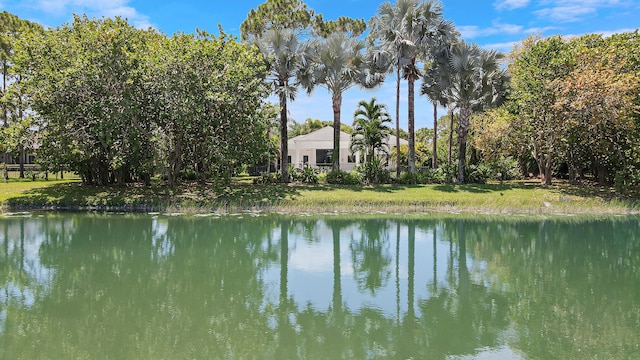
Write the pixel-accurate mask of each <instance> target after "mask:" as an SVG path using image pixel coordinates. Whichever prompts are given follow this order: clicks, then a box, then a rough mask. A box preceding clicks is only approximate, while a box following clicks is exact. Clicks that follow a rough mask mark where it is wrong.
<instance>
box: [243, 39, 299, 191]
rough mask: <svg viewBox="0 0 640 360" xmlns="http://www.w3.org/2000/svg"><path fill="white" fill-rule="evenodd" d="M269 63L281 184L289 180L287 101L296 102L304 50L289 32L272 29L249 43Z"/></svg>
mask: <svg viewBox="0 0 640 360" xmlns="http://www.w3.org/2000/svg"><path fill="white" fill-rule="evenodd" d="M252 42H253V44H255V45H256V46H257V47H258V49H260V52H261V53H262V56H263V58H264V60H265V62H267V63H268V64H269V68H270V73H269V75H268V80H269V81H271V82H272V84H273V91H274V93H275V94H276V95H277V96H278V98H279V100H280V166H281V171H282V181H283V182H285V183H286V182H288V181H289V161H288V159H287V155H288V152H289V149H288V145H287V144H288V141H289V135H288V122H287V99H288V100H291V101H293V100H295V97H296V94H297V90H298V89H297V85H298V82H297V79H296V76H297V75H298V71H299V70H300V69H301V68H302V67H303V66H305V65H306V63H307V54H308V53H307V47H306V45H305V44H303V43H302V42H300V41H299V39H298V35H297V34H296V33H295V32H294V31H293V30H289V29H277V28H272V29H269V30H267V31H266V32H265V33H264V34H262V35H260V36H257V37H255V38H254V39H253V40H252Z"/></svg>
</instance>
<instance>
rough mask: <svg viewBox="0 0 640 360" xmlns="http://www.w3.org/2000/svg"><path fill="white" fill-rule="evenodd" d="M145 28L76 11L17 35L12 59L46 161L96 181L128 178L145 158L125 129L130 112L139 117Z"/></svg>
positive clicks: (131, 131)
mask: <svg viewBox="0 0 640 360" xmlns="http://www.w3.org/2000/svg"><path fill="white" fill-rule="evenodd" d="M145 34H147V32H146V31H142V30H137V29H135V28H134V27H133V26H130V25H129V24H128V23H127V22H126V21H125V20H122V19H120V18H116V19H103V20H90V19H88V18H87V17H86V16H85V17H79V16H76V17H75V18H74V21H73V24H65V25H63V26H61V27H60V28H58V29H49V30H47V31H45V32H44V33H42V34H33V35H31V36H28V37H25V38H24V39H22V41H21V43H20V45H21V50H20V51H21V52H23V54H24V56H21V57H20V64H19V65H20V66H21V68H22V69H25V70H24V71H28V72H29V76H28V77H27V78H26V79H24V81H25V87H26V89H27V96H28V97H29V99H30V101H31V105H32V106H31V107H32V109H33V110H34V111H35V113H36V114H37V122H36V124H37V126H38V127H39V129H40V131H41V139H42V140H41V141H42V146H41V148H40V152H39V156H40V157H43V159H44V163H45V164H51V166H59V165H60V164H65V163H68V164H69V165H70V166H71V168H72V169H73V170H74V171H77V172H78V173H79V174H80V175H81V176H82V178H83V180H84V182H85V183H91V184H100V185H103V184H107V183H111V182H115V181H118V182H124V181H126V180H128V179H129V178H130V175H131V173H132V171H131V169H132V168H138V165H140V162H144V161H145V159H142V158H140V157H139V155H140V154H145V153H147V152H145V151H142V150H141V148H140V146H139V145H140V143H139V133H138V132H137V131H136V130H135V129H132V128H131V122H132V119H134V118H136V117H138V116H141V114H142V116H146V115H145V114H146V112H145V111H141V109H144V103H143V102H142V101H143V99H144V97H141V96H140V94H143V93H144V91H143V89H142V81H141V76H140V74H141V72H140V70H141V68H142V65H141V64H142V63H143V58H144V49H145V47H146V41H147V38H148V37H147V36H146V35H145ZM138 150H141V151H138ZM138 161H139V162H138Z"/></svg>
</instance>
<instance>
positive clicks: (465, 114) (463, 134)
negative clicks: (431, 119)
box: [458, 105, 471, 184]
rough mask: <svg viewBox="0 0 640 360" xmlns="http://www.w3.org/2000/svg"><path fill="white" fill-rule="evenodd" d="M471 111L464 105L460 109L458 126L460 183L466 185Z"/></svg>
mask: <svg viewBox="0 0 640 360" xmlns="http://www.w3.org/2000/svg"><path fill="white" fill-rule="evenodd" d="M470 117H471V109H470V108H469V107H468V106H466V105H462V106H461V107H460V124H459V125H458V144H459V146H458V183H460V184H464V182H465V178H464V173H465V169H466V165H467V134H468V133H469V127H470V124H469V118H470Z"/></svg>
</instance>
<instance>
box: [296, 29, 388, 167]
mask: <svg viewBox="0 0 640 360" xmlns="http://www.w3.org/2000/svg"><path fill="white" fill-rule="evenodd" d="M364 48H365V45H364V42H363V41H361V40H358V39H356V38H352V37H348V36H347V34H346V33H345V32H342V31H338V32H335V33H333V34H331V35H329V37H327V38H324V39H322V40H320V41H319V42H317V43H315V44H314V46H312V55H311V59H312V61H311V62H310V63H308V66H307V67H305V68H304V69H303V71H301V72H300V75H299V79H300V83H301V84H302V86H303V87H304V88H305V89H306V90H307V92H308V93H309V94H310V93H311V92H312V91H313V90H314V89H315V87H316V86H320V87H324V88H325V89H327V90H328V91H329V93H331V101H332V106H333V170H334V171H337V170H340V123H341V121H340V113H341V107H342V94H343V93H344V92H345V91H347V90H348V89H350V88H352V87H354V86H356V85H360V86H363V87H367V88H372V87H374V86H377V85H379V84H380V83H381V82H382V81H383V80H384V77H383V76H382V74H377V73H373V72H372V71H370V68H369V64H368V63H367V61H366V58H365V55H364V54H363V50H364Z"/></svg>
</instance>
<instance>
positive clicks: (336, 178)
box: [326, 170, 362, 185]
mask: <svg viewBox="0 0 640 360" xmlns="http://www.w3.org/2000/svg"><path fill="white" fill-rule="evenodd" d="M326 179H327V183H328V184H336V185H362V180H361V179H360V175H358V173H356V172H350V173H349V172H346V171H342V170H337V171H331V172H330V173H328V174H327V178H326Z"/></svg>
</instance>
